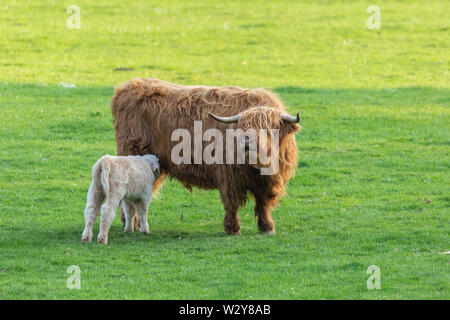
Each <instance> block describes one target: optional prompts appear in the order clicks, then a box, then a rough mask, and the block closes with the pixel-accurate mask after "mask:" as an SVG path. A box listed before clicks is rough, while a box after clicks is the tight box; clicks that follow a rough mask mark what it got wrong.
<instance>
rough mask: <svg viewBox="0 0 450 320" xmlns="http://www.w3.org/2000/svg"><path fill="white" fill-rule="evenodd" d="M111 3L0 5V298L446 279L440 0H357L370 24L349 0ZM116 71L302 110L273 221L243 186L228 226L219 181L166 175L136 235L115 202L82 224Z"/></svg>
mask: <svg viewBox="0 0 450 320" xmlns="http://www.w3.org/2000/svg"><path fill="white" fill-rule="evenodd" d="M112 3H113V2H112V1H104V0H102V1H95V2H92V1H87V0H77V1H70V2H64V1H63V2H62V3H59V2H55V1H39V2H36V1H3V2H2V4H1V6H0V299H28V298H31V299H84V298H89V299H91V298H97V299H134V298H139V299H434V298H435V299H449V298H450V290H449V289H450V287H449V283H450V277H449V268H450V264H449V261H450V259H449V255H445V254H444V252H447V251H449V250H450V242H449V231H450V223H449V222H450V221H449V212H450V198H449V193H450V188H449V182H450V170H449V145H450V143H449V141H450V132H449V129H450V112H449V107H450V92H449V82H448V79H449V57H450V55H449V24H450V23H449V20H448V17H449V6H448V2H447V1H427V2H423V1H400V2H395V1H379V2H377V3H374V4H377V5H379V7H380V9H381V29H379V30H376V29H375V30H369V29H368V28H367V27H366V20H367V18H368V17H369V16H370V14H368V13H367V12H366V9H367V7H368V5H369V4H371V3H368V2H366V1H361V2H357V1H321V2H317V3H316V2H314V3H309V2H302V1H287V2H282V1H267V2H259V1H258V2H256V1H255V2H253V1H245V2H243V1H226V2H225V1H205V2H203V3H199V2H197V1H183V2H178V1H171V2H167V1H142V3H138V2H137V1H115V4H112ZM144 3H145V4H144ZM72 4H75V5H77V6H79V8H80V10H81V28H80V29H68V28H67V26H66V21H67V19H68V18H69V16H70V14H69V13H67V7H69V5H72ZM134 77H148V78H159V79H164V80H167V81H172V82H177V83H181V84H186V85H187V84H205V85H237V86H243V87H252V88H253V87H265V88H270V89H272V90H274V91H275V92H277V93H278V94H279V96H280V97H281V99H282V100H283V102H284V103H285V105H286V106H287V107H288V109H289V111H290V112H291V113H292V114H295V113H296V112H300V114H301V118H302V120H301V125H302V126H303V130H302V131H301V132H300V133H299V134H298V135H297V142H298V149H299V162H298V168H297V171H296V175H295V177H294V178H293V179H292V180H291V181H290V183H289V185H288V189H287V196H286V197H285V198H284V199H283V201H282V202H281V203H280V205H279V206H278V207H277V208H276V209H275V210H274V212H273V215H274V219H275V222H276V227H277V234H276V235H273V236H268V235H262V234H259V232H258V231H257V227H256V222H255V219H254V217H253V204H254V203H253V200H250V201H249V202H248V203H247V205H246V206H245V207H244V208H242V209H241V211H240V217H241V221H242V235H241V236H232V237H230V236H226V235H225V233H224V232H223V228H222V219H223V216H224V213H223V209H222V204H221V202H220V199H219V195H218V192H217V191H207V192H206V191H201V190H197V189H195V190H194V192H193V193H192V194H190V193H189V191H187V190H186V189H184V188H183V187H182V186H181V184H180V183H178V182H177V181H175V180H173V181H169V180H167V181H166V183H165V188H164V189H162V190H161V192H160V193H159V195H158V196H157V197H156V198H155V199H154V200H153V202H152V203H151V205H150V209H149V219H150V231H151V233H150V234H149V235H141V234H136V233H134V234H130V233H128V234H124V233H123V232H122V230H123V229H122V226H121V223H120V221H119V219H118V217H116V219H115V220H114V222H113V226H112V229H111V231H110V236H109V238H110V243H109V244H108V246H101V245H98V244H97V243H95V242H94V243H92V244H82V243H81V242H80V238H81V232H82V230H83V226H84V217H83V210H84V205H85V200H86V192H87V189H88V187H89V183H90V178H91V176H90V175H91V167H92V165H93V164H94V163H95V161H96V160H97V159H98V158H99V157H100V156H102V155H103V154H115V141H114V130H113V126H112V117H111V113H110V109H109V103H110V99H111V96H112V94H113V91H114V89H113V88H114V86H115V85H117V84H119V83H122V82H124V81H126V80H129V79H131V78H134ZM72 84H74V85H75V86H76V87H75V88H73V87H72V86H71V85H72ZM64 85H66V86H64ZM97 232H98V223H97V225H96V228H95V229H94V237H96V236H97ZM71 265H76V266H79V268H80V270H81V288H80V289H78V290H77V289H73V290H70V289H68V288H67V286H66V281H67V278H68V277H69V276H70V275H69V274H68V273H67V268H68V267H69V266H71ZM371 265H375V266H378V267H379V268H380V272H381V289H379V290H369V289H368V288H367V284H366V281H367V279H368V277H369V276H370V274H368V273H367V272H366V270H367V268H368V267H369V266H371Z"/></svg>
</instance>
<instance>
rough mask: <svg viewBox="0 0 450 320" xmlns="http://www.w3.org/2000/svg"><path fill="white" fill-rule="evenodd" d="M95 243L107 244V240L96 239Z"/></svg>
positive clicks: (102, 238)
mask: <svg viewBox="0 0 450 320" xmlns="http://www.w3.org/2000/svg"><path fill="white" fill-rule="evenodd" d="M97 242H98V243H99V244H108V239H106V238H104V237H101V238H98V240H97Z"/></svg>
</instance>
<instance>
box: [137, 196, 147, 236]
mask: <svg viewBox="0 0 450 320" xmlns="http://www.w3.org/2000/svg"><path fill="white" fill-rule="evenodd" d="M148 203H149V201H148V200H147V199H144V200H141V201H139V202H137V203H136V209H137V210H136V211H137V213H138V216H139V223H140V228H141V232H142V233H150V228H149V226H148V220H147V218H148Z"/></svg>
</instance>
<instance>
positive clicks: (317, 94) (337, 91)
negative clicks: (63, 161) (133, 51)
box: [0, 77, 450, 107]
mask: <svg viewBox="0 0 450 320" xmlns="http://www.w3.org/2000/svg"><path fill="white" fill-rule="evenodd" d="M132 78H133V77H130V79H132ZM169 80H170V79H169ZM115 85H118V84H115ZM115 85H110V86H90V87H89V86H79V87H76V88H65V87H63V86H59V85H46V84H31V83H24V84H16V83H8V84H6V85H5V83H0V88H1V89H2V91H3V92H4V96H9V95H10V96H11V98H14V100H13V101H14V103H16V96H17V94H22V95H24V96H31V97H35V98H37V99H39V98H45V97H48V98H70V97H73V98H89V96H91V97H95V96H97V98H98V97H102V98H105V99H106V101H105V103H107V104H108V105H109V102H110V99H111V97H112V95H113V94H114V86H115ZM230 85H232V84H230ZM272 90H274V91H275V92H277V93H278V94H279V95H280V96H281V97H282V99H283V100H284V99H288V100H291V99H295V100H297V98H301V99H300V100H298V102H314V103H315V104H318V105H322V104H328V105H330V104H331V105H333V104H342V105H359V106H367V105H379V106H398V105H402V106H404V105H406V106H408V105H419V104H430V105H437V106H443V107H449V106H450V90H449V89H447V88H434V87H399V88H305V87H296V86H281V87H274V88H273V89H272ZM9 93H10V94H9ZM87 102H89V101H87Z"/></svg>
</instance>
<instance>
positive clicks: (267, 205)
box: [255, 198, 276, 234]
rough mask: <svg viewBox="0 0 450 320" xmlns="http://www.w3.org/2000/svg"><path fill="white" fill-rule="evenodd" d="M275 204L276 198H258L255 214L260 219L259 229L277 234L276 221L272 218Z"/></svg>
mask: <svg viewBox="0 0 450 320" xmlns="http://www.w3.org/2000/svg"><path fill="white" fill-rule="evenodd" d="M275 204H276V198H256V204H255V216H256V217H257V219H258V229H259V231H261V232H263V233H267V234H275V223H274V222H273V219H272V208H273V207H274V206H275Z"/></svg>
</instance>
